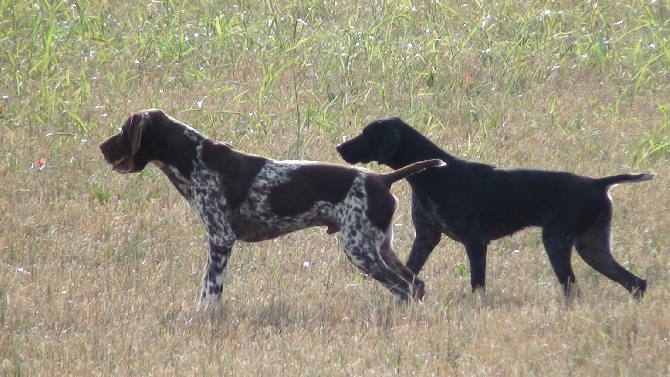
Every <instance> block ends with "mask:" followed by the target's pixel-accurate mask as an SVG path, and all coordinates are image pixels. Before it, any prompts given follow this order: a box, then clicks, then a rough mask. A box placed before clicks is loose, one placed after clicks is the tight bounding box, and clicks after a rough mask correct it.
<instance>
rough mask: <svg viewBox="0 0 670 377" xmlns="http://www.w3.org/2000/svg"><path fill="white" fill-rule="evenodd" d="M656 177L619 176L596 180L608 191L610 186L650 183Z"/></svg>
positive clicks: (647, 175) (648, 175)
mask: <svg viewBox="0 0 670 377" xmlns="http://www.w3.org/2000/svg"><path fill="white" fill-rule="evenodd" d="M655 176H656V174H619V175H612V176H609V177H603V178H596V179H595V182H596V184H597V185H598V186H599V187H602V188H604V189H607V188H609V187H610V186H612V185H616V184H619V183H628V182H642V181H648V180H650V179H653V178H654V177H655Z"/></svg>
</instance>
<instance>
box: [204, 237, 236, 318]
mask: <svg viewBox="0 0 670 377" xmlns="http://www.w3.org/2000/svg"><path fill="white" fill-rule="evenodd" d="M231 250H232V244H231V245H229V246H218V245H216V244H214V243H213V242H212V241H211V240H210V241H209V258H208V259H207V265H206V266H205V276H204V278H203V282H202V289H201V290H200V299H199V300H198V309H197V310H198V311H200V310H202V309H205V308H213V309H216V308H217V307H218V305H219V303H220V302H221V294H222V292H223V280H224V278H225V276H226V267H227V266H228V260H229V259H230V252H231Z"/></svg>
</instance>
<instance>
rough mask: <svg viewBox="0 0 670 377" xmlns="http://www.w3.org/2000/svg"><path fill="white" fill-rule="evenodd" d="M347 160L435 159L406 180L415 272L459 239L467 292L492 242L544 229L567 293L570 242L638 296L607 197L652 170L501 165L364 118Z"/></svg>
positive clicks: (479, 277) (348, 145)
mask: <svg viewBox="0 0 670 377" xmlns="http://www.w3.org/2000/svg"><path fill="white" fill-rule="evenodd" d="M337 150H338V152H339V153H340V155H341V156H342V158H344V160H346V161H347V162H349V163H358V162H362V163H368V162H370V161H378V162H379V163H381V164H384V165H387V166H389V167H391V168H393V169H400V168H402V167H403V166H407V165H409V164H411V163H413V162H415V161H421V160H426V159H432V158H439V159H442V160H444V161H445V162H446V163H447V166H446V168H444V169H428V170H426V171H424V172H421V173H419V174H416V175H413V176H411V177H409V178H408V179H407V181H408V182H409V184H410V186H411V187H412V221H413V222H414V227H415V229H416V238H415V240H414V244H413V246H412V251H411V253H410V256H409V259H408V261H407V267H408V268H409V269H410V270H412V272H414V273H415V274H418V273H419V271H421V268H422V267H423V265H424V263H425V262H426V260H427V259H428V256H429V255H430V253H431V252H432V251H433V249H434V248H435V247H436V246H437V244H438V242H439V241H440V238H441V235H442V234H443V233H444V234H446V235H447V236H448V237H449V238H451V239H453V240H455V241H458V242H460V243H462V244H463V245H464V246H465V251H466V253H467V255H468V258H469V260H470V270H471V284H472V289H473V291H474V290H476V289H480V288H482V289H483V288H484V286H485V273H486V253H487V247H488V244H489V243H490V242H491V241H492V240H496V239H499V238H502V237H504V236H507V235H510V234H512V233H514V232H517V231H519V230H521V229H523V228H526V227H531V226H537V227H541V228H542V242H543V243H544V247H545V250H546V252H547V254H548V256H549V261H550V262H551V266H552V267H553V269H554V272H555V273H556V276H557V277H558V280H559V282H560V283H561V285H562V286H563V290H564V292H565V293H566V294H569V293H570V287H571V285H572V284H574V283H575V275H574V273H573V271H572V266H571V263H570V259H571V254H572V248H573V247H575V249H576V250H577V253H578V254H579V255H580V256H581V257H582V259H584V261H585V262H586V263H587V264H588V265H590V266H591V267H593V268H594V269H595V270H597V271H598V272H600V273H602V274H603V275H605V276H607V277H608V278H610V279H612V280H614V281H615V282H617V283H619V284H621V285H622V286H624V287H625V288H626V289H627V290H628V291H630V292H631V293H633V295H634V297H636V298H641V297H642V295H643V294H644V292H645V290H646V288H647V282H646V281H645V280H644V279H641V278H639V277H637V276H635V275H633V274H632V273H630V272H628V271H627V270H626V269H625V268H623V267H622V266H621V265H620V264H619V263H617V261H616V260H615V259H614V257H613V256H612V253H611V252H610V228H611V226H610V225H611V221H612V202H611V200H610V198H609V196H608V194H607V190H608V188H609V187H610V186H612V185H615V184H618V183H627V182H641V181H647V180H650V179H652V178H653V177H654V175H653V174H620V175H615V176H610V177H604V178H589V177H582V176H577V175H574V174H570V173H565V172H553V171H542V170H529V169H499V168H496V167H493V166H490V165H486V164H481V163H477V162H471V161H465V160H462V159H459V158H457V157H454V156H452V155H450V154H448V153H447V152H445V151H443V150H442V149H440V148H439V147H438V146H437V145H435V144H433V143H432V142H431V141H430V140H428V139H427V138H426V137H424V136H423V135H421V134H420V133H419V132H417V131H416V130H414V129H413V128H412V127H410V126H409V125H408V124H406V123H405V122H403V121H402V120H401V119H398V118H386V119H379V120H376V121H373V122H371V123H370V124H368V125H367V126H366V127H365V128H364V129H363V132H362V133H361V134H360V135H358V136H356V137H355V138H353V139H351V140H349V141H347V142H345V143H343V144H341V145H339V146H338V147H337Z"/></svg>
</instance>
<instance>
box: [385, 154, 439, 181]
mask: <svg viewBox="0 0 670 377" xmlns="http://www.w3.org/2000/svg"><path fill="white" fill-rule="evenodd" d="M445 165H447V163H446V162H444V161H442V160H440V159H439V158H436V159H434V160H425V161H419V162H415V163H413V164H409V165H407V166H405V167H403V168H400V169H398V170H395V171H392V172H390V173H382V174H379V176H380V177H381V179H382V181H384V183H386V187H391V185H392V184H393V183H395V182H397V181H399V180H401V179H404V178H407V177H409V176H410V175H412V174H416V173H418V172H420V171H422V170H424V169H426V168H433V167H438V166H445Z"/></svg>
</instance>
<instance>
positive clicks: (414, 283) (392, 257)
mask: <svg viewBox="0 0 670 377" xmlns="http://www.w3.org/2000/svg"><path fill="white" fill-rule="evenodd" d="M379 252H380V254H381V256H382V259H383V260H384V262H385V263H386V264H387V265H388V266H389V267H390V268H391V269H392V270H394V271H395V272H396V273H397V274H398V275H400V276H402V278H403V279H404V280H405V281H407V282H409V283H410V285H411V288H412V290H411V292H410V296H411V297H412V298H416V299H419V300H421V299H423V295H424V289H425V283H424V282H423V281H422V280H421V279H419V277H418V276H416V275H415V274H414V272H412V270H410V269H409V268H407V267H406V266H405V265H404V264H402V262H401V261H400V260H399V259H398V256H397V255H396V254H395V253H394V252H393V229H392V228H391V227H389V230H388V231H387V232H386V236H385V237H384V242H382V244H381V248H380V250H379Z"/></svg>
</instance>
